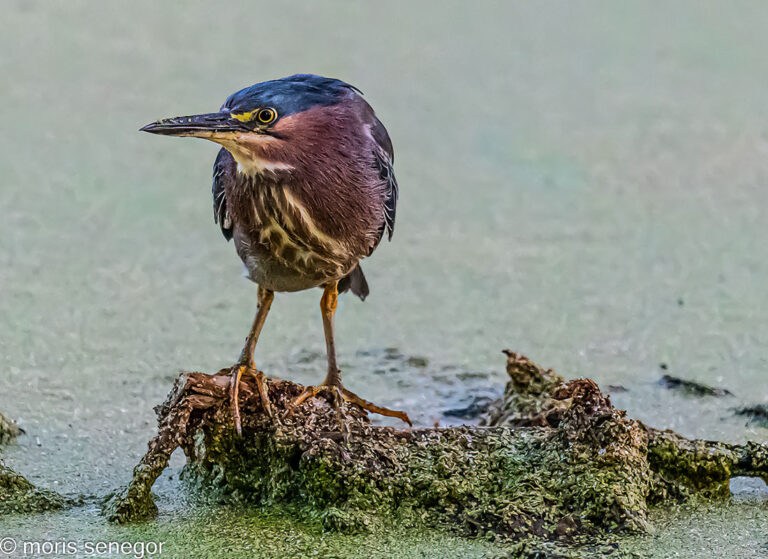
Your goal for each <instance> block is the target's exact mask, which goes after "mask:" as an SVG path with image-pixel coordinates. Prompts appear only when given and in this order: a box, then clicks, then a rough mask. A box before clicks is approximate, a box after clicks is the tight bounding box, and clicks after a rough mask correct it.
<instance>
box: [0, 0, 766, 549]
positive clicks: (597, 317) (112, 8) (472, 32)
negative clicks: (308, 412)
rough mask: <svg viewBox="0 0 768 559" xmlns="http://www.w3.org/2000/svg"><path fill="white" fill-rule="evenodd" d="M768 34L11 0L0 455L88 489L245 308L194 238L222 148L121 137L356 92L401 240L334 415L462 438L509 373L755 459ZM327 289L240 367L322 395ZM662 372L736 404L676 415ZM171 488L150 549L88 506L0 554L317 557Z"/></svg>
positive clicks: (562, 16)
mask: <svg viewBox="0 0 768 559" xmlns="http://www.w3.org/2000/svg"><path fill="white" fill-rule="evenodd" d="M766 16H768V8H767V7H766V6H765V5H764V4H762V3H759V2H739V3H738V7H733V8H732V9H728V10H726V9H725V7H724V6H723V5H722V4H720V3H716V2H693V1H691V2H678V3H675V4H674V5H669V6H665V7H664V8H663V9H658V10H654V9H653V8H652V7H651V6H650V5H647V4H646V3H643V2H622V3H614V2H607V1H606V2H569V3H565V2H562V3H561V2H536V3H527V2H519V3H509V2H497V3H461V2H455V3H454V2H423V3H418V4H413V3H408V2H387V3H376V4H374V3H365V4H348V3H343V2H334V3H306V4H304V5H302V4H299V3H291V4H286V5H277V4H275V3H264V2H227V3H226V4H221V5H211V4H209V3H205V2H184V3H171V2H163V3H160V2H149V1H143V0H142V1H137V2H132V3H130V5H129V4H125V5H121V6H118V5H116V4H108V3H99V2H78V1H75V2H67V3H59V4H53V3H43V2H34V1H27V0H25V1H21V0H16V1H8V2H5V3H4V6H3V18H2V22H1V23H0V69H2V76H3V86H2V88H0V122H2V125H3V130H4V133H3V134H2V135H0V169H2V179H0V215H2V219H0V247H1V248H0V317H2V318H1V319H0V409H2V411H3V413H6V414H7V415H9V416H11V417H15V418H17V419H18V420H19V421H20V423H21V424H22V425H23V427H24V428H25V429H26V430H27V432H28V435H27V436H26V437H23V438H22V439H20V441H19V444H18V446H14V447H11V448H9V449H7V450H5V451H4V459H5V460H6V461H7V462H8V463H9V465H11V466H12V467H14V468H17V469H18V470H20V471H22V472H23V473H25V474H26V475H28V476H29V477H30V478H31V479H32V480H33V481H34V482H36V483H38V484H40V485H41V486H44V487H51V488H54V489H57V490H59V491H62V492H65V493H68V494H80V493H83V494H86V495H96V496H98V495H103V494H105V493H106V492H108V491H109V490H111V489H112V488H114V487H116V486H117V485H120V484H122V483H124V482H125V481H126V480H127V479H128V476H129V472H130V469H131V468H132V466H133V465H134V464H135V463H136V461H137V460H138V458H139V457H140V456H141V454H142V453H143V452H144V450H145V445H146V441H147V440H148V439H149V438H150V437H151V436H152V434H153V432H154V416H153V414H152V407H153V406H154V405H155V404H157V403H158V402H160V401H161V400H162V399H163V397H164V395H165V394H166V392H167V390H168V388H169V386H170V383H171V381H172V379H173V378H174V376H175V375H176V374H177V372H178V371H179V370H182V369H184V370H190V369H191V370H206V371H214V370H217V369H219V368H221V367H223V366H227V365H229V364H231V363H232V361H233V360H234V359H235V358H236V357H237V355H238V354H239V351H240V347H241V344H242V340H243V338H244V336H245V334H246V333H247V330H248V327H249V325H250V321H251V320H252V316H253V313H254V311H255V307H256V290H255V286H254V285H252V284H250V283H249V282H248V281H246V280H244V279H243V278H241V277H240V270H241V265H240V263H239V261H238V259H237V257H236V256H235V254H234V250H233V248H232V246H230V245H228V244H227V243H225V242H224V239H223V238H222V237H221V235H220V233H219V232H218V229H217V228H216V227H215V226H214V224H213V221H212V213H211V201H210V193H209V187H210V174H211V166H212V162H213V159H214V157H215V154H216V149H217V148H216V146H215V145H213V144H210V143H206V142H203V141H199V140H195V141H193V140H175V139H169V138H162V137H153V136H149V135H146V134H140V133H138V132H137V130H138V128H139V127H140V126H142V125H143V124H146V123H148V122H150V121H153V120H155V119H157V118H160V117H166V116H172V115H177V114H189V113H196V112H208V111H211V110H215V109H216V108H218V107H219V105H220V104H221V102H222V101H223V100H224V98H225V97H226V96H227V95H228V94H229V93H230V92H231V91H234V90H236V89H239V88H240V87H243V86H246V85H250V84H252V83H254V82H257V81H262V80H265V79H271V78H275V77H281V76H284V75H288V74H292V73H296V72H314V73H319V74H325V75H330V76H336V77H340V78H343V79H345V80H348V81H350V82H352V83H354V84H355V85H357V86H358V87H360V88H361V89H362V90H363V91H364V92H365V94H366V97H367V98H368V100H369V101H370V102H371V103H372V105H373V106H374V107H375V108H376V110H377V111H378V113H379V115H380V117H381V119H382V120H383V122H384V123H385V124H386V125H387V127H388V129H389V131H390V134H391V136H392V138H393V141H394V144H395V150H396V172H397V176H398V178H399V181H400V184H401V199H400V204H399V206H398V215H397V227H396V231H395V236H394V240H393V242H392V243H391V244H387V243H385V244H383V245H382V246H381V247H380V248H379V249H378V250H377V252H376V254H375V255H374V257H373V258H371V259H370V260H369V261H366V262H364V264H363V267H364V269H365V271H366V274H367V276H368V279H369V283H370V284H371V289H372V295H371V297H370V298H369V299H368V300H367V301H366V302H365V303H360V302H359V301H357V300H353V299H352V298H349V297H345V298H344V299H343V301H342V303H341V305H340V310H339V315H338V321H337V322H338V345H339V351H340V359H341V361H342V363H343V365H344V367H343V368H344V373H345V378H346V383H347V385H348V386H349V387H350V388H351V389H353V390H355V391H358V392H359V393H360V394H361V395H363V396H371V397H374V396H375V397H376V398H377V399H378V403H380V404H384V405H389V406H394V407H405V408H406V409H408V410H409V411H414V412H415V413H414V415H416V417H417V420H418V422H419V423H421V424H427V425H431V424H432V423H434V422H435V421H440V422H442V423H450V422H454V421H457V420H456V419H455V418H454V419H451V418H450V417H445V416H444V415H443V414H444V412H445V411H446V409H450V408H456V407H457V406H459V407H460V406H461V405H464V404H465V403H466V402H465V400H466V395H467V394H472V395H475V396H488V395H492V394H497V393H499V392H500V390H501V389H502V386H503V383H504V373H503V356H502V355H501V354H500V353H499V351H500V350H501V349H502V348H505V347H509V348H511V349H514V350H518V351H522V352H524V353H525V354H527V355H528V356H530V357H531V358H532V359H534V360H536V361H538V362H540V363H542V364H544V365H546V366H551V367H554V368H556V369H557V370H558V371H559V372H561V373H563V374H565V375H566V376H587V375H588V376H591V377H592V378H594V379H596V380H597V381H598V382H599V383H600V384H601V385H604V386H607V385H621V386H623V387H625V388H626V389H627V391H626V392H617V393H615V394H614V401H615V403H617V405H620V406H622V407H625V408H627V409H628V410H629V413H630V414H631V415H632V416H634V417H638V418H640V419H642V420H644V421H646V422H647V423H649V424H650V425H653V426H656V427H671V428H674V429H676V430H677V431H679V432H680V433H682V434H684V435H688V436H697V437H706V438H712V439H725V440H729V441H744V440H748V439H751V440H758V441H768V432H767V431H766V430H764V429H761V428H759V427H755V426H748V425H745V423H744V420H743V419H735V418H734V417H733V416H732V414H731V412H730V409H729V408H730V407H732V406H733V405H737V404H738V403H739V402H742V401H744V402H748V403H760V402H765V401H767V400H768V376H766V369H768V349H766V348H768V331H767V330H766V328H765V325H766V319H768V288H766V287H765V278H766V277H768V244H767V243H766V239H767V238H768V216H766V213H767V211H768V210H766V208H768V189H767V188H766V182H767V179H768V139H767V138H768V128H767V127H766V123H765V115H766V114H768V95H766V91H767V90H768V89H767V88H766V86H768V82H766V77H765V76H767V75H768V59H766V58H765V56H764V53H765V52H766V50H767V49H768V38H766V34H765V33H764V29H763V23H762V22H764V21H765V18H766ZM319 295H320V293H319V291H314V290H313V291H309V292H304V293H300V294H294V295H285V296H284V295H278V297H277V298H276V300H275V303H274V305H273V311H272V314H271V315H270V317H269V320H268V322H267V325H266V329H265V332H264V334H263V337H262V340H261V342H260V344H259V348H258V350H257V360H258V363H259V365H260V366H261V367H262V368H263V369H265V370H266V371H267V372H269V373H270V374H274V375H277V376H286V377H289V378H292V379H294V380H297V381H300V382H313V381H317V380H318V379H320V378H321V377H322V375H323V370H322V369H323V360H322V355H323V353H322V352H323V338H322V329H321V326H320V317H319V311H318V299H319ZM388 348H389V349H388ZM393 355H394V356H396V357H394V358H391V356H393ZM388 356H389V357H388ZM413 357H416V358H419V359H417V360H412V361H411V363H412V365H411V366H406V367H402V366H400V365H402V364H403V363H406V364H407V360H408V358H413ZM424 360H426V362H427V364H426V366H422V365H423V363H424ZM392 363H395V364H397V365H398V366H395V367H393V366H391V364H392ZM413 363H417V364H421V365H418V366H417V365H413ZM661 363H665V364H666V365H667V370H666V371H661V370H660V368H659V366H660V364H661ZM391 369H395V370H394V371H393V370H391ZM662 372H668V373H670V374H674V375H676V376H681V377H684V378H691V379H696V380H699V381H702V382H706V383H709V384H711V385H714V386H722V387H727V388H728V389H730V390H731V391H732V392H734V394H735V397H734V398H732V399H708V400H704V401H699V400H691V399H686V398H683V397H681V396H679V395H675V394H674V393H670V392H666V391H664V390H662V389H660V388H659V387H657V386H656V384H655V383H656V381H657V380H658V378H659V377H660V375H661V374H662ZM417 410H418V411H417ZM178 466H179V461H178V460H177V461H175V468H176V469H177V468H178ZM172 473H173V472H172ZM158 493H159V494H160V496H161V498H160V507H161V516H160V519H159V521H158V523H156V524H151V525H146V526H142V527H138V528H115V527H109V526H105V525H104V523H103V521H102V520H101V518H99V517H98V516H97V514H96V512H95V508H94V507H93V506H86V507H83V508H81V509H79V510H77V511H75V512H74V513H69V512H67V513H59V514H51V515H44V516H42V517H35V518H29V517H19V518H7V519H3V520H2V521H0V536H2V535H4V534H6V533H10V534H11V535H13V536H16V537H20V538H27V539H35V538H37V537H43V536H44V535H45V536H46V537H48V538H50V539H55V538H61V537H71V538H80V539H88V538H89V537H90V539H98V537H101V536H105V537H106V535H115V534H122V535H123V537H125V538H127V539H137V538H142V537H149V536H148V535H147V534H151V535H152V536H153V537H161V536H162V537H163V538H166V539H168V541H169V542H171V540H173V542H172V552H173V554H174V555H173V556H180V557H181V556H185V555H192V554H201V553H202V554H204V555H205V556H207V557H214V556H216V553H219V555H221V556H227V557H234V556H236V554H235V553H234V552H233V551H232V550H236V549H240V546H241V545H244V543H247V544H248V545H251V546H253V547H252V549H257V548H258V546H259V545H260V542H262V541H265V534H266V533H267V532H270V531H278V532H279V531H282V530H289V531H291V532H290V533H297V534H299V535H298V536H296V538H298V540H297V541H300V542H304V543H303V544H296V547H292V548H291V552H292V553H294V554H295V555H297V556H300V554H301V553H306V554H309V553H310V552H311V546H310V545H309V544H307V542H308V541H309V540H310V539H311V538H313V537H314V536H313V535H312V534H313V532H312V529H311V528H307V527H301V526H298V527H296V526H293V525H290V522H289V521H288V520H286V519H283V520H279V519H278V520H275V521H270V522H273V524H271V525H269V524H268V523H267V524H264V523H265V522H266V521H262V520H259V521H258V522H256V521H254V520H253V518H254V517H253V515H243V514H241V513H238V512H237V511H235V512H232V513H229V512H226V511H224V512H216V511H210V510H207V509H200V510H198V509H195V508H194V507H192V508H191V509H190V510H186V509H185V510H182V509H181V508H180V507H181V505H179V504H178V501H177V497H179V495H178V493H177V486H176V484H175V483H174V480H173V479H171V478H170V475H169V476H166V477H164V478H163V480H162V481H161V484H160V486H159V487H158ZM190 511H191V512H190ZM659 514H661V513H659ZM694 519H695V520H694ZM766 521H768V510H767V509H766V505H765V503H764V502H763V501H761V500H760V499H757V500H753V501H748V502H746V501H738V500H735V501H734V502H732V503H730V504H728V505H727V506H716V507H709V508H703V509H697V510H695V511H688V510H685V511H681V512H675V513H670V514H668V515H666V516H663V520H660V521H659V523H658V524H659V525H660V526H659V529H658V531H657V533H656V535H654V536H653V537H652V538H644V539H642V540H641V542H640V543H639V544H638V545H639V548H640V549H642V550H643V552H644V553H646V554H647V555H648V556H653V557H666V556H668V555H665V549H669V548H670V547H669V546H671V545H673V543H674V546H675V549H679V555H678V556H680V557H699V556H701V554H702V553H703V554H709V553H721V554H723V553H725V551H726V550H731V551H733V550H734V549H736V548H735V547H733V546H731V547H729V545H730V544H729V543H728V542H736V541H738V542H740V543H739V544H738V552H735V551H734V553H733V554H731V555H729V556H733V557H759V556H764V555H765V554H766V553H768V552H766V548H765V545H766V541H765V536H764V532H761V531H760V530H759V529H758V527H759V526H765V522H766ZM255 524H259V526H261V527H259V528H257V527H256V526H255ZM692 524H695V525H698V526H699V527H705V528H706V529H704V528H702V529H699V530H696V531H695V532H692V531H691V530H689V529H688V527H689V526H691V525H692ZM264 526H268V527H269V526H273V528H264ZM179 533H194V534H195V537H194V538H191V539H190V538H186V537H185V538H183V539H182V538H180V537H179V536H178V534H179ZM97 536H98V537H97ZM325 537H326V538H327V537H329V536H325ZM411 537H412V538H416V539H415V540H413V541H412V545H408V546H406V547H405V548H403V549H402V550H401V551H400V552H399V553H401V555H400V556H402V557H419V556H425V557H429V556H433V555H430V554H433V553H434V549H436V547H435V546H437V543H436V541H435V537H436V536H433V535H423V536H421V540H419V538H418V537H417V536H411ZM198 539H199V542H198V541H197V540H198ZM417 540H418V542H417ZM339 541H340V540H339ZM360 541H363V540H360ZM409 541H410V540H409ZM651 542H656V544H654V545H653V546H651ZM379 543H380V542H379ZM379 543H375V544H370V545H374V546H375V545H379ZM454 543H455V549H456V550H457V551H456V552H455V553H456V556H466V557H477V556H480V554H481V553H482V552H483V551H488V552H489V553H490V552H491V551H492V550H491V549H490V548H489V546H488V545H487V544H483V543H477V542H458V540H456V541H455V542H454ZM169 545H171V544H169ZM359 545H360V546H362V544H359ZM734 545H735V544H734ZM302 546H303V547H302ZM344 549H346V551H344V553H345V554H346V556H350V557H353V556H362V555H364V556H366V557H377V556H381V557H384V556H390V555H389V554H387V553H384V552H380V551H376V550H375V548H366V547H364V546H362V547H359V546H358V543H352V544H350V545H349V546H348V547H346V548H344ZM356 549H357V551H355V550H356ZM371 549H373V551H372V550H371ZM440 549H443V548H442V547H441V548H440ZM651 549H659V551H658V552H652V551H650V550H651ZM302 550H303V551H302ZM307 550H310V551H307ZM430 550H432V551H430ZM242 553H243V556H249V555H248V552H246V551H243V552H242ZM265 553H266V552H265ZM276 553H278V552H276ZM392 553H394V552H392ZM761 554H762V555H761ZM276 556H280V555H276ZM308 556H311V555H308ZM321 556H322V553H321Z"/></svg>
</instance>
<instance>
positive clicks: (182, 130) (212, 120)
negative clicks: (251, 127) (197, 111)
mask: <svg viewBox="0 0 768 559" xmlns="http://www.w3.org/2000/svg"><path fill="white" fill-rule="evenodd" d="M247 130H248V129H247V128H245V127H244V126H243V123H242V122H239V121H238V120H235V119H234V118H232V117H231V116H230V114H229V113H228V112H219V113H208V114H204V115H191V116H177V117H174V118H165V119H163V120H158V121H157V122H153V123H152V124H147V125H146V126H144V127H143V128H141V131H142V132H150V133H152V134H162V135H164V136H191V137H193V138H206V139H209V140H210V139H217V138H221V139H223V138H225V137H231V135H232V134H233V133H235V132H244V131H247Z"/></svg>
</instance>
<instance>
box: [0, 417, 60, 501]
mask: <svg viewBox="0 0 768 559" xmlns="http://www.w3.org/2000/svg"><path fill="white" fill-rule="evenodd" d="M22 432H23V431H22V430H21V429H19V427H18V426H17V425H16V423H15V422H14V421H11V420H10V419H8V418H6V417H5V416H4V415H2V414H0V446H3V445H5V444H7V443H9V442H11V441H13V440H15V439H16V437H17V436H19V435H20V434H21V433H22ZM65 504H66V501H65V499H64V498H63V497H62V496H61V495H58V494H57V493H54V492H53V491H47V490H44V489H38V488H36V487H35V486H34V485H32V484H31V483H30V482H29V481H28V480H27V479H26V478H25V477H24V476H21V475H19V474H17V473H16V472H14V471H13V470H11V469H10V468H8V467H7V466H6V465H5V464H4V463H3V460H2V458H1V457H0V516H2V515H5V514H12V513H25V512H41V511H45V510H54V509H59V508H61V507H63V506H64V505H65Z"/></svg>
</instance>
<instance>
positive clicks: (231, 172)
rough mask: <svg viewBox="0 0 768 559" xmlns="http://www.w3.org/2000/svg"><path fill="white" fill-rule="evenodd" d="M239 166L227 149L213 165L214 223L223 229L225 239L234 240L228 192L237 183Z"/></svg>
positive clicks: (221, 152) (218, 156)
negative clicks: (229, 187) (228, 209)
mask: <svg viewBox="0 0 768 559" xmlns="http://www.w3.org/2000/svg"><path fill="white" fill-rule="evenodd" d="M236 173H237V164H236V163H235V159H234V157H232V154H231V153H229V152H228V151H227V150H226V149H224V148H221V150H220V151H219V154H218V155H217V156H216V162H215V163H214V164H213V187H212V188H211V191H212V192H213V221H214V223H218V224H219V227H221V233H222V234H223V235H224V238H225V239H227V240H230V239H231V238H232V220H231V219H230V217H229V212H228V211H227V190H228V188H227V187H228V186H231V185H232V183H234V182H235V176H236Z"/></svg>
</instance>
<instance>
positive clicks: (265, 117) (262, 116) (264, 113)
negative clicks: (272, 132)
mask: <svg viewBox="0 0 768 559" xmlns="http://www.w3.org/2000/svg"><path fill="white" fill-rule="evenodd" d="M276 118H277V111H276V110H275V109H271V108H266V109H259V111H258V112H257V113H256V120H257V121H259V124H269V123H271V122H274V121H275V119H276Z"/></svg>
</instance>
